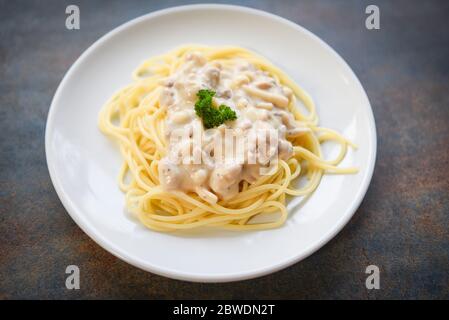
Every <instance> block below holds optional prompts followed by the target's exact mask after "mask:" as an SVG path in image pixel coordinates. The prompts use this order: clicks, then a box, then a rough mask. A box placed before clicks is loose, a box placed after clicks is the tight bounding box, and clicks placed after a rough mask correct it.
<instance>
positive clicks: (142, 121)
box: [99, 45, 357, 231]
mask: <svg viewBox="0 0 449 320" xmlns="http://www.w3.org/2000/svg"><path fill="white" fill-rule="evenodd" d="M195 59H196V60H197V61H196V62H195V61H194V62H191V61H192V60H195ZM198 61H199V62H198ZM242 61H243V62H242ZM195 63H196V64H197V65H201V66H202V67H201V68H202V69H201V70H203V71H204V72H203V71H202V72H203V74H208V72H209V73H210V75H209V78H208V81H209V82H207V83H212V84H213V85H215V86H216V87H217V88H219V89H220V88H221V89H223V85H225V87H224V89H226V90H224V89H223V90H221V91H222V92H221V93H220V95H221V97H222V100H219V99H220V98H218V97H217V99H218V100H217V101H225V102H226V101H227V102H228V103H230V104H233V105H232V107H233V108H234V109H236V110H237V109H238V107H240V108H242V110H241V111H239V110H237V112H238V113H239V115H240V114H241V115H242V116H241V117H240V118H241V119H239V120H237V123H238V125H241V126H246V125H247V124H244V123H243V120H244V116H243V115H246V116H248V117H249V114H250V112H249V111H248V112H247V111H245V110H247V109H248V107H247V106H245V104H243V106H241V105H240V102H241V101H243V102H245V99H244V98H242V99H240V100H239V102H238V103H235V104H234V103H233V101H234V100H230V99H231V98H229V97H227V96H229V94H230V93H229V92H231V94H232V93H233V91H232V90H240V91H235V92H242V95H243V94H247V95H248V97H250V96H251V97H255V98H254V101H252V100H251V101H250V102H251V103H254V104H255V106H254V108H253V109H254V110H256V112H255V114H256V117H260V115H262V114H264V112H268V113H269V116H270V117H271V118H276V117H275V116H273V114H276V115H278V118H279V119H281V118H282V119H284V120H285V119H287V120H285V123H286V125H287V129H288V128H289V127H288V123H293V124H292V126H293V127H292V128H293V129H294V130H296V131H295V132H296V133H295V132H293V133H292V130H287V131H286V132H287V134H285V142H286V144H285V143H284V146H285V145H287V147H286V148H287V149H286V150H287V151H286V152H285V153H284V157H283V158H282V157H281V158H280V160H279V161H278V163H277V167H276V168H275V170H274V172H273V173H272V174H270V175H261V176H258V175H253V176H252V178H251V177H250V175H248V178H242V179H241V180H239V179H240V178H238V179H237V178H235V179H234V180H232V179H231V180H232V185H231V186H230V185H229V184H228V185H226V186H227V187H228V189H227V190H230V189H235V190H234V192H231V193H227V194H226V193H224V192H222V190H223V188H221V189H220V185H218V186H217V184H213V181H212V180H213V176H212V174H213V172H215V171H207V170H206V175H205V178H204V179H206V180H207V182H201V188H199V187H196V188H194V189H192V186H191V185H192V183H191V181H196V180H191V179H194V178H192V177H193V174H191V172H190V171H189V172H188V173H189V174H188V180H186V181H187V182H186V183H185V184H184V185H188V186H187V187H186V188H184V190H183V189H182V188H181V187H178V188H171V189H170V188H168V187H167V186H168V183H167V181H169V179H167V177H162V176H161V172H164V174H165V171H161V170H162V169H161V168H162V167H163V165H164V166H165V164H164V163H165V162H166V160H164V159H167V157H168V156H169V154H170V152H171V150H170V149H171V148H173V146H172V145H171V144H170V142H169V141H168V139H167V121H171V120H170V119H175V117H177V118H176V119H179V118H181V116H182V119H180V120H179V121H180V126H185V125H184V124H183V121H185V117H186V114H187V115H188V117H190V118H187V119H190V120H191V121H192V122H195V121H201V120H200V119H199V118H198V117H197V116H196V115H195V114H194V112H193V105H192V104H186V103H183V104H179V105H180V106H181V105H182V106H183V109H179V108H180V107H179V106H178V109H176V110H177V112H176V114H174V111H172V109H173V107H172V105H173V104H174V103H173V101H171V100H170V98H171V97H172V96H173V93H171V94H166V93H167V92H169V93H170V92H173V90H175V88H176V86H177V84H176V83H175V84H173V80H176V77H177V76H179V75H180V74H182V72H184V73H185V74H186V72H187V71H185V70H187V68H191V65H194V64H195ZM187 64H189V66H187ZM242 65H244V66H245V67H242ZM206 67H207V68H206ZM192 68H193V67H192ZM198 68H199V67H198ZM198 68H197V69H192V70H200V69H198ZM214 68H215V69H217V68H222V69H225V72H223V71H222V74H223V76H222V77H223V78H224V80H223V81H222V82H217V81H219V80H217V81H215V83H213V82H214V72H216V71H214V70H215V69H214ZM226 68H228V69H226ZM189 70H190V69H189ZM211 70H212V71H211ZM236 70H237V71H236ZM245 70H249V71H245ZM231 71H232V72H234V71H235V72H237V73H235V74H232V72H231ZM245 74H246V75H245ZM226 75H227V76H228V77H229V79H226ZM242 75H243V76H242ZM254 75H260V79H262V80H263V81H262V80H260V79H259V80H258V79H254ZM133 78H134V82H133V83H132V84H130V85H128V86H127V87H125V88H123V89H121V90H119V91H118V92H117V93H115V94H114V95H113V96H112V97H111V99H110V100H109V101H108V102H107V103H106V104H105V105H104V107H103V108H102V110H101V112H100V114H99V128H100V129H101V131H102V132H103V133H105V134H107V135H108V136H110V137H112V138H113V139H114V140H116V141H117V142H118V144H119V146H120V152H121V154H122V156H123V158H124V163H123V165H122V167H121V170H120V173H119V186H120V189H121V190H122V191H123V192H125V193H126V206H127V208H128V210H129V211H131V212H133V213H135V214H136V215H137V216H138V218H139V219H140V221H141V222H142V223H143V224H144V225H145V226H147V227H148V228H151V229H154V230H157V231H174V230H181V229H193V228H197V227H203V226H209V227H220V228H225V229H233V230H257V229H269V228H275V227H279V226H281V225H282V224H283V223H284V222H285V221H286V219H287V215H288V212H287V209H286V198H287V196H307V195H309V194H311V193H312V192H313V191H314V190H315V189H316V188H317V186H318V185H319V183H320V180H321V178H322V176H323V174H324V173H325V172H332V173H339V174H350V173H356V172H357V169H356V168H340V167H338V164H339V163H340V162H341V161H342V160H343V159H344V157H345V155H346V152H347V149H348V146H350V147H353V148H355V146H354V145H353V144H352V143H351V142H350V141H348V140H347V139H346V138H344V137H343V136H341V135H340V134H339V133H337V132H335V131H333V130H331V129H327V128H322V127H319V126H318V117H317V114H316V112H315V106H314V102H313V100H312V98H311V97H310V96H309V95H308V94H307V93H306V92H305V91H304V90H302V89H301V88H300V87H299V86H298V85H297V84H295V83H294V82H293V81H292V80H291V79H290V78H289V77H288V76H287V75H286V74H285V73H284V72H282V71H281V70H280V69H278V68H277V67H275V66H274V65H272V64H271V63H270V62H268V61H267V60H266V59H264V58H262V57H261V56H259V55H256V54H255V53H253V52H250V51H249V50H246V49H243V48H239V47H207V46H198V45H187V46H182V47H180V48H177V49H175V50H173V51H170V52H168V53H166V54H163V55H160V56H156V57H153V58H150V59H148V60H146V61H145V62H143V63H142V64H141V65H140V66H139V67H138V68H137V69H136V70H135V72H134V73H133ZM186 79H190V80H189V81H191V82H192V81H193V82H192V83H194V84H195V81H194V80H195V79H194V75H193V76H190V77H188V76H186ZM192 79H193V80H192ZM231 80H232V81H231ZM186 81H187V80H186ZM248 81H252V82H251V83H248ZM264 83H265V84H264ZM267 83H268V84H267ZM253 84H254V85H253ZM226 86H229V90H228V88H226ZM235 86H238V89H236V88H235ZM256 86H258V87H256ZM195 88H196V87H195V85H193V87H192V88H191V89H192V90H193V91H195V90H196V89H195ZM260 88H262V89H260ZM264 88H271V89H266V90H265V89H264ZM282 88H283V89H282ZM187 89H188V88H186V87H183V86H182V85H181V86H179V83H178V89H176V90H178V91H177V95H178V96H179V95H180V94H181V93H183V94H186V95H189V94H190V93H189V92H187ZM219 89H217V90H219ZM231 89H232V90H231ZM170 90H171V91H170ZM217 92H218V91H217ZM285 97H287V98H285ZM167 99H168V100H167ZM214 99H215V98H214ZM223 99H224V100H223ZM225 99H228V100H225ZM248 99H250V98H248ZM248 99H246V103H247V102H248ZM298 99H299V100H300V101H301V102H302V104H303V106H304V107H305V108H306V109H307V112H306V113H304V112H301V110H300V109H299V107H298V106H297V104H298V103H297V100H298ZM171 108H172V109H171ZM245 108H246V109H245ZM179 110H180V111H179ZM178 111H179V112H178ZM245 112H246V113H245ZM282 112H284V113H282ZM253 113H254V112H253ZM285 113H288V114H285ZM289 117H290V118H291V119H290V118H289ZM278 118H276V119H278ZM176 119H175V120H176ZM257 119H259V118H257ZM190 120H189V121H190ZM176 121H177V120H176ZM238 121H240V122H238ZM279 121H281V120H279ZM250 122H251V121H250ZM276 123H277V122H276ZM298 124H300V128H301V130H298V129H297V128H296V127H295V126H298ZM222 126H223V127H230V125H229V124H228V123H226V124H223V125H222ZM280 127H282V125H280V126H278V127H277V128H280ZM282 129H283V130H284V131H285V126H284V127H282ZM294 130H293V131H294ZM298 132H300V133H298ZM330 140H332V141H335V142H337V143H338V144H339V145H340V147H341V148H340V152H339V154H338V156H337V157H336V158H335V159H333V160H325V159H324V158H323V154H322V151H321V144H322V143H323V142H325V141H330ZM289 146H291V148H290V149H289ZM247 167H248V168H249V166H247ZM170 168H171V167H169V168H168V169H167V170H169V169H170ZM189 168H191V167H189ZM195 168H196V167H195ZM236 168H237V169H235V170H237V171H236V174H235V176H239V177H242V176H243V177H245V171H244V170H245V169H244V168H245V166H244V165H243V166H238V167H236ZM175 169H176V168H175ZM178 169H179V168H178ZM181 169H182V168H181ZM183 170H184V169H183ZM186 170H187V169H186ZM189 170H190V169H189ZM195 170H196V171H195V174H196V173H197V172H199V171H198V170H199V169H198V170H197V169H195ZM211 170H213V169H211ZM215 170H218V169H215ZM221 170H222V169H221ZM183 172H184V171H183ZM211 172H212V173H211ZM202 173H204V172H202ZM300 176H301V177H304V179H305V180H306V181H307V183H306V184H305V185H304V186H302V187H301V188H295V187H294V181H295V180H298V179H299V177H300ZM195 179H196V178H195ZM204 179H202V180H201V181H204ZM172 180H173V179H171V180H170V181H172ZM175 180H176V179H175ZM178 180H179V179H178ZM226 181H229V180H226ZM175 182H176V183H178V184H177V185H179V181H175ZM275 213H277V214H276V215H274V216H273V217H276V219H275V220H273V219H271V220H269V221H263V222H257V219H255V218H256V217H258V216H260V215H261V214H264V215H265V214H275Z"/></svg>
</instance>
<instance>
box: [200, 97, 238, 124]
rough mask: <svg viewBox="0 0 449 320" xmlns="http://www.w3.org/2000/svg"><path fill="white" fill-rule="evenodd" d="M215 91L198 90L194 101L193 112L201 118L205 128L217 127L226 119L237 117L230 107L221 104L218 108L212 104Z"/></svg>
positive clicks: (230, 119)
mask: <svg viewBox="0 0 449 320" xmlns="http://www.w3.org/2000/svg"><path fill="white" fill-rule="evenodd" d="M214 95H215V92H214V91H212V90H208V89H203V90H200V91H198V93H197V94H196V96H197V97H198V100H197V101H196V103H195V112H196V114H197V116H198V117H200V118H201V119H202V120H203V125H204V127H205V128H206V129H210V128H214V127H218V126H219V125H221V124H223V123H224V122H226V121H232V120H235V119H237V114H236V113H235V111H234V110H232V109H231V108H230V107H228V106H226V105H224V104H222V105H220V106H219V107H218V108H214V107H213V106H212V98H213V96H214Z"/></svg>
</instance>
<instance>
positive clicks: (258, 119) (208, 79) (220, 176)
mask: <svg viewBox="0 0 449 320" xmlns="http://www.w3.org/2000/svg"><path fill="white" fill-rule="evenodd" d="M185 59H186V61H185V63H184V64H183V65H182V67H180V68H179V70H178V71H177V72H176V73H175V74H174V75H172V76H170V77H169V78H167V79H164V81H163V89H162V92H161V96H160V104H161V107H163V108H166V118H165V135H166V138H167V141H168V154H167V155H166V156H165V157H163V158H162V159H161V160H160V161H159V165H158V170H159V180H160V183H161V185H162V187H163V188H164V189H166V190H178V191H185V192H195V193H197V194H198V195H199V196H200V197H201V198H202V199H204V200H205V201H207V202H209V203H215V202H217V200H219V199H223V200H227V199H230V198H232V197H233V196H235V195H236V194H237V193H238V192H239V189H240V188H241V183H242V182H243V181H246V182H248V183H254V182H255V181H257V180H258V179H259V178H260V175H261V174H260V169H261V168H263V167H267V163H268V160H273V159H272V158H273V157H277V158H279V159H282V160H286V159H288V158H290V157H291V156H292V155H293V147H292V144H291V143H290V142H289V141H288V140H287V138H288V137H295V136H298V135H300V134H302V133H303V132H304V131H306V130H307V129H305V126H303V125H301V123H300V122H299V121H297V120H295V118H294V116H293V115H292V114H291V113H290V111H289V110H288V106H289V104H290V103H291V101H292V96H293V93H292V91H291V89H289V88H288V87H285V86H282V85H280V83H279V81H278V80H276V79H275V78H273V77H271V76H270V75H269V74H268V73H267V72H265V71H262V70H260V69H258V68H256V67H255V66H254V65H252V64H250V63H249V62H247V61H245V60H244V59H240V58H236V59H232V60H213V61H207V59H206V58H205V57H204V56H203V55H202V54H201V53H199V52H192V53H189V54H187V55H186V57H185ZM201 89H209V90H213V91H215V92H216V94H215V96H214V98H213V104H214V106H215V107H218V106H219V105H222V104H224V105H227V106H229V107H230V108H231V109H233V110H234V111H235V112H236V114H237V119H236V120H234V121H228V122H225V123H224V124H222V125H220V126H219V127H217V128H214V129H207V130H206V129H204V128H203V125H202V120H201V118H199V117H198V116H197V115H196V114H195V110H194V105H195V102H196V101H197V99H198V98H197V96H196V94H197V92H198V91H199V90H201ZM225 129H232V132H233V133H234V136H232V135H228V134H226V130H225ZM264 130H265V131H266V132H267V131H269V130H272V131H273V130H274V131H275V132H276V133H277V136H276V144H275V147H276V150H273V148H274V145H273V144H268V147H266V148H261V147H260V146H259V145H258V144H259V143H260V140H262V139H259V140H256V141H255V143H252V144H251V143H244V144H243V148H244V149H245V150H244V152H243V154H244V155H245V157H244V158H243V159H242V160H241V161H237V160H236V159H235V154H234V153H230V154H226V153H225V154H223V152H221V153H220V155H221V157H217V152H218V150H216V144H214V143H213V141H216V140H214V139H217V138H220V139H222V140H220V141H223V143H224V145H226V143H227V142H228V141H226V139H228V140H229V139H235V137H236V136H237V137H240V138H242V137H243V139H244V140H245V139H246V140H247V139H250V137H257V135H258V134H260V132H261V131H264ZM177 131H182V132H184V133H185V132H187V135H184V138H183V139H181V140H179V139H178V140H177V139H172V137H173V136H174V133H176V132H177ZM195 134H198V135H200V137H201V142H200V145H199V146H198V145H197V144H195V137H194V136H195ZM175 136H177V135H175ZM217 136H219V137H217ZM246 142H248V141H246ZM195 148H196V149H197V150H195ZM235 148H238V146H235ZM270 148H271V149H270ZM187 149H188V150H189V151H190V152H191V153H195V152H198V154H201V158H202V161H201V163H199V164H198V163H185V162H182V161H176V159H178V160H182V159H179V157H180V154H182V151H183V150H184V151H185V150H187ZM261 153H264V154H261ZM254 154H256V159H257V160H256V162H255V163H254V162H251V161H250V159H252V158H251V155H254ZM261 159H263V160H261Z"/></svg>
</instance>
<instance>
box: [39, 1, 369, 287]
mask: <svg viewBox="0 0 449 320" xmlns="http://www.w3.org/2000/svg"><path fill="white" fill-rule="evenodd" d="M81 32H83V30H82V29H81ZM85 32H87V31H85ZM342 36H344V35H342ZM185 43H199V44H209V45H226V44H227V45H237V46H242V47H246V48H249V49H251V50H254V51H256V52H258V53H260V54H262V55H264V56H265V57H267V58H268V59H269V60H271V61H272V62H274V63H275V64H276V65H277V66H279V67H281V68H282V69H283V70H285V71H286V72H287V73H288V74H289V75H290V76H291V77H293V79H294V80H296V81H297V82H298V83H299V84H300V85H301V86H303V87H304V88H305V89H306V90H307V91H308V92H309V93H310V94H311V95H312V96H313V97H314V98H315V101H316V103H317V109H318V115H319V117H320V124H321V125H322V126H326V127H330V128H333V129H336V130H338V131H340V132H341V133H343V134H344V135H345V136H346V137H348V138H350V139H352V140H353V141H354V142H355V143H356V144H358V146H359V149H358V150H357V151H355V152H350V153H349V154H348V156H347V157H346V159H345V161H344V162H343V163H342V166H350V165H355V166H357V167H359V168H360V172H359V173H358V174H357V175H326V176H325V177H324V179H323V180H322V182H321V184H320V186H319V187H318V189H317V190H316V191H315V193H314V194H313V195H312V196H311V197H310V198H309V199H308V200H307V201H303V203H301V205H298V202H299V199H294V200H293V201H291V203H290V204H289V212H290V214H289V218H288V220H287V223H286V224H285V225H284V226H283V227H281V228H279V229H275V230H268V231H255V232H254V231H251V232H232V231H229V232H225V231H212V230H211V231H207V232H190V233H183V234H176V233H172V234H165V233H158V232H154V231H151V230H148V229H145V228H144V227H142V226H141V225H140V224H139V222H136V221H135V220H133V219H132V218H130V217H129V215H127V213H126V210H125V208H124V195H123V194H122V192H121V191H120V190H119V188H118V186H117V180H116V178H117V174H118V171H119V167H120V164H121V162H122V159H121V156H120V154H119V151H118V148H117V145H115V144H114V143H113V142H111V141H110V140H109V139H108V138H106V137H105V136H104V135H103V134H101V133H100V131H99V130H98V127H97V116H98V111H99V110H100V108H101V106H102V105H103V104H104V102H105V101H106V100H107V99H108V98H109V97H110V96H111V95H112V94H113V93H114V92H115V91H116V90H117V89H119V88H121V87H122V86H124V85H126V84H128V83H129V82H130V81H131V72H132V71H133V70H134V68H135V67H136V66H137V65H138V64H139V63H140V62H141V61H142V60H144V59H146V58H148V57H151V56H154V55H157V54H160V53H164V52H166V51H167V50H169V49H172V48H174V47H176V46H179V45H181V44H185ZM45 139H46V141H45V147H46V155H47V163H48V168H49V171H50V175H51V179H52V181H53V184H54V186H55V189H56V192H57V193H58V195H59V198H60V199H61V201H62V203H63V204H64V206H65V208H66V209H67V211H68V212H69V214H70V215H71V216H72V218H73V219H74V220H75V221H76V223H77V224H78V225H79V226H80V227H81V228H82V229H83V230H84V231H85V232H86V233H87V234H88V235H89V236H90V237H91V238H92V239H94V240H95V241H96V242H97V243H98V244H99V245H101V246H102V247H103V248H105V249H106V250H108V251H109V252H111V253H112V254H114V255H116V256H117V257H119V258H121V259H123V260H125V261H127V262H128V263H130V264H132V265H135V266H137V267H139V268H142V269H144V270H147V271H150V272H154V273H157V274H160V275H164V276H167V277H171V278H176V279H183V280H190V281H201V282H224V281H233V280H241V279H247V278H253V277H257V276H261V275H265V274H268V273H270V272H274V271H276V270H279V269H282V268H285V267H287V266H289V265H291V264H293V263H295V262H298V261H300V260H301V259H304V258H305V257H307V256H308V255H310V254H311V253H313V252H314V251H316V250H317V249H318V248H320V247H321V246H323V245H324V244H325V243H326V242H327V241H329V240H330V239H331V238H332V237H334V236H335V235H336V234H337V232H338V231H339V230H341V228H342V227H343V226H344V225H345V224H346V223H347V222H348V220H349V219H350V218H351V216H352V215H353V214H354V212H355V210H356V209H357V207H358V206H359V204H360V202H361V201H362V198H363V196H364V195H365V192H366V190H367V188H368V185H369V182H370V180H371V176H372V173H373V168H374V162H375V156H376V130H375V124H374V118H373V114H372V111H371V107H370V104H369V101H368V98H367V96H366V94H365V91H364V90H363V88H362V86H361V85H360V82H359V81H358V79H357V77H356V76H355V75H354V73H353V72H352V71H351V69H350V68H349V67H348V65H347V64H346V63H345V62H344V61H343V60H342V58H341V57H340V56H339V55H338V54H337V53H335V51H333V50H332V49H331V48H330V47H329V46H328V45H327V44H325V43H324V42H323V41H322V40H320V39H319V38H318V37H316V36H315V35H313V34H312V33H310V32H309V31H307V30H305V29H304V28H302V27H300V26H298V25H296V24H294V23H292V22H289V21H287V20H285V19H283V18H280V17H277V16H274V15H271V14H268V13H265V12H262V11H257V10H253V9H248V8H244V7H237V6H224V5H192V6H183V7H176V8H171V9H167V10H162V11H158V12H154V13H151V14H148V15H145V16H143V17H140V18H137V19H135V20H132V21H130V22H128V23H126V24H124V25H122V26H120V27H119V28H117V29H115V30H113V31H111V32H109V33H108V34H107V35H105V36H104V37H102V38H101V39H100V40H98V41H97V42H95V43H94V44H93V45H92V46H91V47H90V48H89V49H88V50H86V52H85V53H84V54H83V55H82V56H81V57H80V58H79V59H78V60H77V61H76V62H75V64H74V65H73V66H72V67H71V68H70V70H69V71H68V72H67V74H66V76H65V77H64V79H63V81H62V82H61V84H60V85H59V88H58V90H57V91H56V94H55V97H54V99H53V102H52V105H51V108H50V112H49V115H48V121H47V128H46V137H45ZM335 149H336V148H334V147H329V148H326V149H325V151H326V154H327V155H332V154H335V152H336V151H337V150H335ZM295 204H296V206H295Z"/></svg>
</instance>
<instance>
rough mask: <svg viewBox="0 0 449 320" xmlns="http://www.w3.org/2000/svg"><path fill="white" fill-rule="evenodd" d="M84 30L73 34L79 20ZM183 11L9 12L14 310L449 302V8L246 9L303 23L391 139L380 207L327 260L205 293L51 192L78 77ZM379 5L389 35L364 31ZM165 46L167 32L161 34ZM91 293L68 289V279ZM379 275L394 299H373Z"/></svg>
mask: <svg viewBox="0 0 449 320" xmlns="http://www.w3.org/2000/svg"><path fill="white" fill-rule="evenodd" d="M72 3H73V4H77V5H79V7H80V9H81V29H80V30H78V31H69V30H67V29H66V28H65V25H64V23H65V18H66V15H65V8H66V6H67V5H68V4H72ZM182 3H186V2H182V1H163V2H156V1H104V2H102V1H70V2H67V1H1V0H0V121H1V135H0V145H1V149H0V150H1V158H0V186H1V187H0V197H1V199H0V200H1V204H0V210H1V212H0V298H3V299H5V298H7V299H12V298H46V299H47V298H63V299H72V298H149V299H154V298H193V299H196V298H285V299H292V298H325V299H332V298H360V299H366V298H368V299H372V298H449V265H448V262H449V231H448V224H449V194H448V193H449V192H448V190H449V182H448V181H449V179H448V167H449V166H448V164H449V125H448V123H449V82H448V80H449V26H448V22H447V21H448V19H449V2H448V1H369V2H366V1H347V0H344V1H335V0H328V1H240V2H238V1H233V2H232V3H236V4H237V3H239V4H242V5H246V6H250V7H255V8H260V9H263V10H266V11H269V12H272V13H275V14H278V15H281V16H283V17H285V18H287V19H290V20H292V21H295V22H297V23H299V24H301V25H302V26H304V27H305V28H307V29H309V30H311V31H312V32H314V33H315V34H317V35H318V36H319V37H321V38H322V39H323V40H325V41H326V42H327V43H329V44H330V45H331V46H332V47H333V48H335V50H336V51H337V52H339V53H340V54H341V55H342V56H343V58H344V59H345V60H346V61H347V62H348V63H349V64H350V66H351V67H352V68H353V70H354V71H355V73H356V74H357V75H358V76H359V78H360V80H361V82H362V84H363V86H364V87H365V89H366V91H367V93H368V96H369V98H370V101H371V104H372V107H373V111H374V115H375V118H376V122H377V130H378V157H377V164H376V169H375V172H374V177H373V180H372V183H371V186H370V188H369V190H368V193H367V195H366V197H365V199H364V201H363V203H362V205H361V207H360V209H359V210H358V211H357V213H356V214H355V216H354V218H353V219H352V220H351V221H350V223H349V224H348V225H347V226H346V227H345V228H344V229H343V231H342V232H340V234H339V235H338V236H337V237H335V238H334V239H333V240H332V241H330V243H328V244H327V245H326V246H325V247H324V248H322V249H321V250H319V251H318V252H316V253H315V254H313V255H312V256H311V257H309V258H307V259H306V260H304V261H302V262H300V263H297V264H295V265H294V266H292V267H290V268H287V269H285V270H283V271H280V272H277V273H275V274H272V275H269V276H265V277H262V278H259V279H254V280H248V281H242V282H236V283H228V284H198V283H188V282H183V281H175V280H170V279H166V278H163V277H160V276H157V275H153V274H150V273H147V272H144V271H141V270H139V269H137V268H134V267H132V266H130V265H128V264H126V263H125V262H123V261H121V260H119V259H117V258H115V257H114V256H112V255H111V254H109V253H108V252H106V251H105V250H103V249H102V248H101V247H100V246H98V245H97V244H96V243H94V242H93V241H92V240H91V239H90V238H89V237H88V236H87V235H85V234H84V233H83V232H82V231H81V230H80V229H79V227H78V226H77V225H76V224H75V223H74V222H73V221H72V219H71V218H70V217H69V216H68V214H67V213H66V211H65V210H64V208H63V207H62V205H61V203H60V201H59V199H58V197H57V196H56V193H55V191H54V189H53V186H52V184H51V181H50V178H49V175H48V171H47V167H46V162H45V152H44V130H45V121H46V117H47V112H48V108H49V105H50V102H51V99H52V96H53V94H54V92H55V90H56V88H57V86H58V84H59V82H60V81H61V79H62V77H63V75H64V73H65V72H66V71H67V69H68V68H69V67H70V65H72V63H73V62H74V61H75V60H76V59H77V57H78V56H79V55H80V54H81V53H82V52H83V51H84V50H85V49H86V48H87V47H89V46H90V45H91V44H92V43H93V42H94V41H95V40H96V39H98V38H99V37H100V36H102V35H103V34H105V33H106V32H107V31H109V30H111V29H112V28H114V27H116V26H118V25H120V24H122V23H124V22H126V21H128V20H130V19H132V18H135V17H137V16H140V15H142V14H145V13H148V12H150V11H154V10H157V9H160V8H164V7H169V6H173V5H179V4H182ZM368 4H377V5H378V6H379V7H380V10H381V30H378V31H369V30H367V29H366V28H365V27H364V20H365V17H366V15H365V13H364V11H365V7H366V6H367V5H368ZM161 32H163V31H161ZM70 264H75V265H78V266H79V267H80V269H81V289H80V290H77V291H69V290H67V289H66V288H65V277H66V275H65V273H64V271H65V268H66V266H67V265H70ZM369 264H375V265H378V266H379V267H380V268H381V289H380V290H377V291H369V290H367V289H366V288H365V284H364V282H365V278H366V275H365V273H364V271H365V268H366V266H367V265H369Z"/></svg>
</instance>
